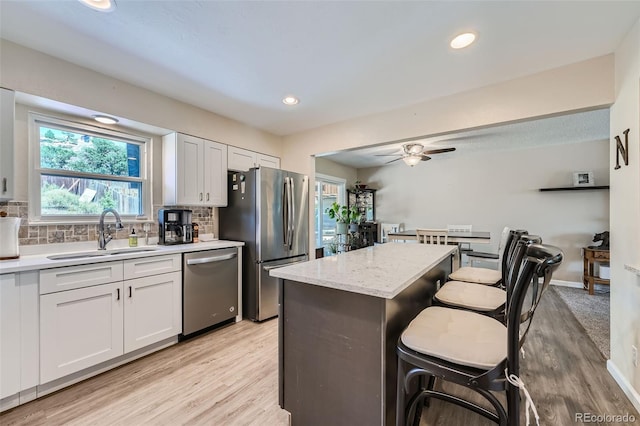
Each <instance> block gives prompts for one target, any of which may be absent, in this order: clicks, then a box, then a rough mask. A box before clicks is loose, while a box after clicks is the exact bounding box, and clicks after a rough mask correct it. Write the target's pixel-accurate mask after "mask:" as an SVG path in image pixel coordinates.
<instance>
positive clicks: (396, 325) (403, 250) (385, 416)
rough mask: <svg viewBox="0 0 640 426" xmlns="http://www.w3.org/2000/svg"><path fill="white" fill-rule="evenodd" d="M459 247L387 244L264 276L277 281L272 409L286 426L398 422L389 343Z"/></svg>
mask: <svg viewBox="0 0 640 426" xmlns="http://www.w3.org/2000/svg"><path fill="white" fill-rule="evenodd" d="M456 250H457V247H455V246H443V245H428V244H402V243H387V244H383V245H378V246H374V247H368V248H364V249H360V250H355V251H351V252H347V253H342V254H339V255H337V256H331V257H324V258H322V259H316V260H313V261H309V262H305V263H301V264H297V265H292V266H287V267H283V268H279V269H274V270H272V271H271V275H272V276H275V277H278V278H280V280H279V282H280V283H279V289H280V293H279V297H280V317H279V342H278V343H279V400H280V406H281V407H282V408H284V409H285V410H287V411H288V412H290V413H291V424H292V425H327V424H331V425H354V424H363V425H365V424H366V425H391V424H394V422H395V394H396V392H395V389H396V359H397V358H396V353H395V348H396V342H397V340H398V337H399V336H400V333H401V332H402V330H403V329H404V328H405V327H406V326H407V325H408V324H409V322H410V321H411V320H412V319H413V318H414V317H415V316H416V315H417V314H418V313H419V312H420V311H421V310H422V309H424V308H425V307H427V306H429V305H430V304H431V300H432V298H433V294H434V293H435V291H436V290H437V287H438V284H439V283H444V281H445V280H446V277H447V276H448V274H449V273H450V272H451V267H452V256H453V255H454V254H455V252H456Z"/></svg>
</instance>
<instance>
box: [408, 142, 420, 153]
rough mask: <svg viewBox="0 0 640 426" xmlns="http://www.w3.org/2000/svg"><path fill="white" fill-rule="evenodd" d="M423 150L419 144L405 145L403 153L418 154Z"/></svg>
mask: <svg viewBox="0 0 640 426" xmlns="http://www.w3.org/2000/svg"><path fill="white" fill-rule="evenodd" d="M423 149H424V146H422V144H419V143H410V144H407V145H405V152H406V153H407V154H420V153H421V152H422V150H423Z"/></svg>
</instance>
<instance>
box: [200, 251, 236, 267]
mask: <svg viewBox="0 0 640 426" xmlns="http://www.w3.org/2000/svg"><path fill="white" fill-rule="evenodd" d="M236 256H238V254H237V253H229V254H224V255H222V256H211V257H203V258H200V259H187V265H202V264H205V263H214V262H222V261H223V260H229V259H233V258H234V257H236Z"/></svg>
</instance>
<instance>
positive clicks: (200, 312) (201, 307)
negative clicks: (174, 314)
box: [182, 247, 238, 336]
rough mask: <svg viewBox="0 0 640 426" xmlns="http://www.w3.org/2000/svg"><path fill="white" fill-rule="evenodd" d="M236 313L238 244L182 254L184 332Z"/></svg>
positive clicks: (217, 321) (226, 318)
mask: <svg viewBox="0 0 640 426" xmlns="http://www.w3.org/2000/svg"><path fill="white" fill-rule="evenodd" d="M237 313H238V251H237V248H235V247H234V248H228V249H218V250H205V251H197V252H192V253H185V254H183V255H182V334H183V336H187V335H190V334H193V333H195V332H197V331H200V330H203V329H205V328H208V327H211V326H213V325H216V324H219V323H221V322H223V321H226V320H228V319H231V318H233V317H235V316H236V315H237Z"/></svg>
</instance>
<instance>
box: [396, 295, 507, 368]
mask: <svg viewBox="0 0 640 426" xmlns="http://www.w3.org/2000/svg"><path fill="white" fill-rule="evenodd" d="M471 324H473V326H470V325H471ZM401 339H402V343H404V344H405V345H406V346H407V347H408V348H410V349H413V350H414V351H418V352H421V353H423V354H425V355H429V356H433V357H437V358H440V359H444V360H447V361H450V362H453V363H455V364H459V365H467V366H469V367H474V368H480V369H485V370H488V369H491V368H493V367H495V366H496V365H497V364H499V363H501V362H502V361H504V360H505V359H506V358H507V327H506V326H505V325H503V324H502V323H501V322H500V321H498V320H495V319H493V318H491V317H488V316H485V315H480V314H477V313H474V312H470V311H465V310H461V309H448V308H442V307H439V306H432V307H430V308H427V309H425V310H423V311H422V312H421V313H420V314H418V316H417V317H415V318H414V319H413V321H411V323H409V326H408V327H407V328H406V329H405V331H404V332H403V333H402V336H401Z"/></svg>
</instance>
